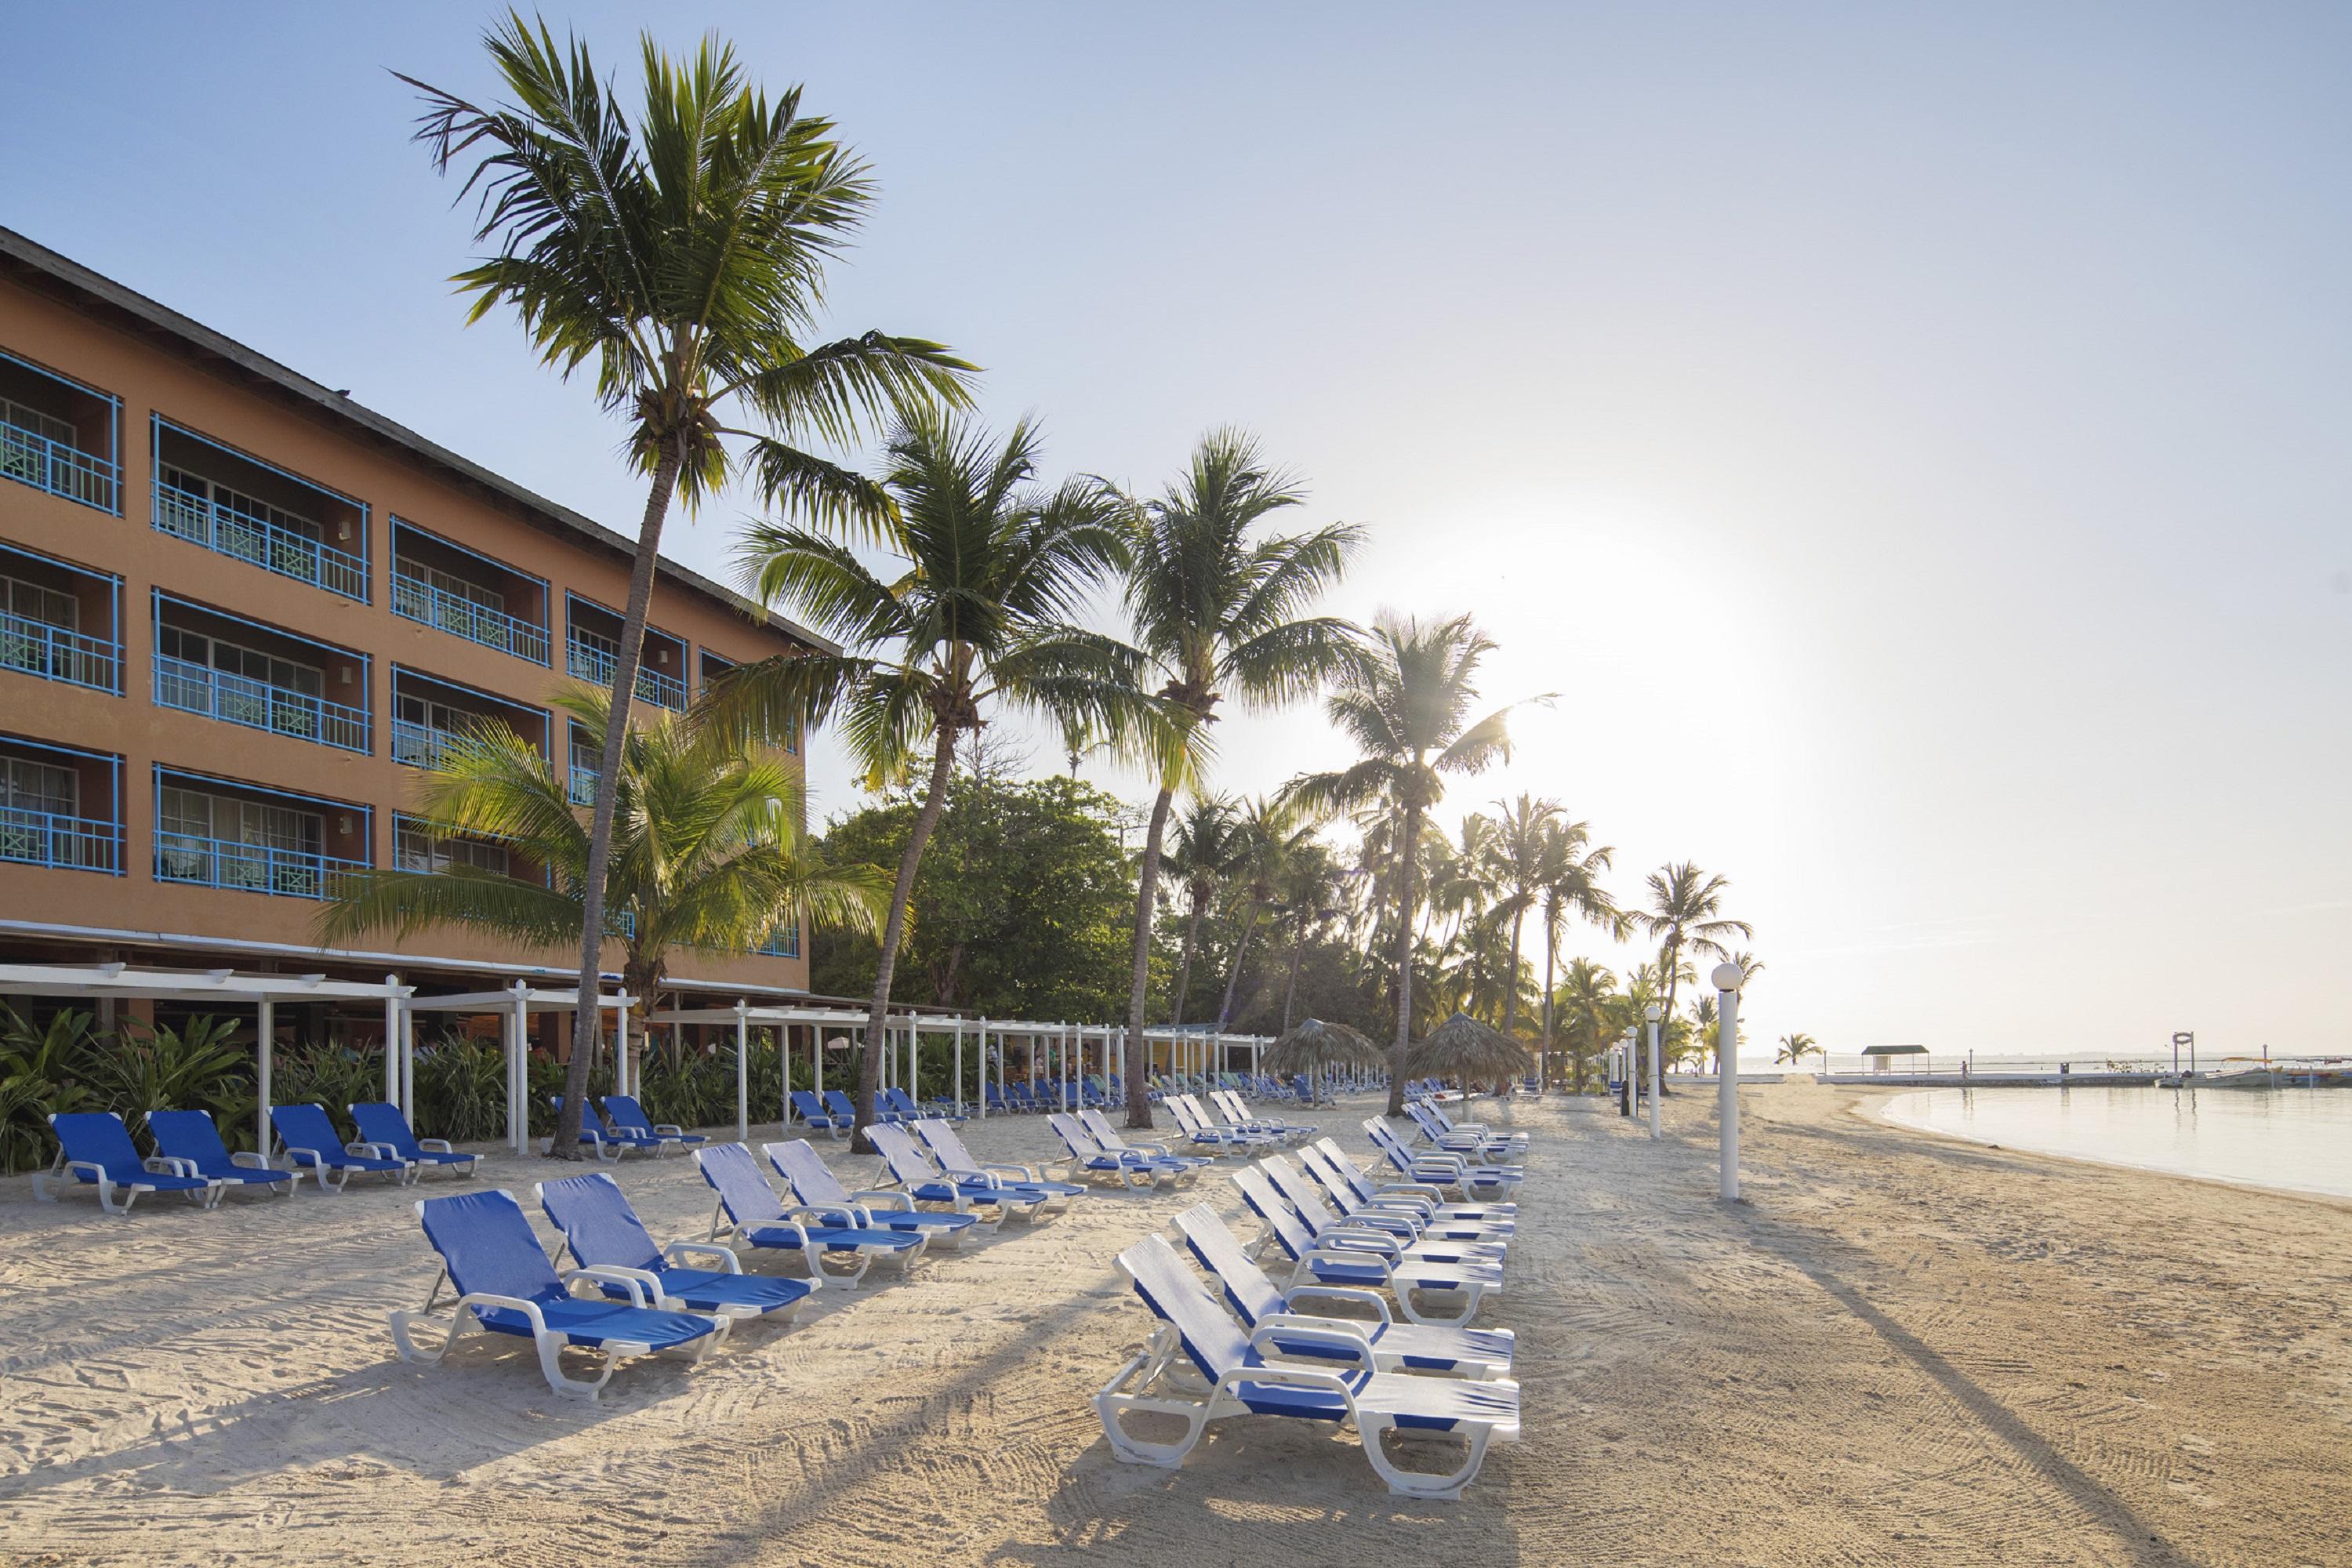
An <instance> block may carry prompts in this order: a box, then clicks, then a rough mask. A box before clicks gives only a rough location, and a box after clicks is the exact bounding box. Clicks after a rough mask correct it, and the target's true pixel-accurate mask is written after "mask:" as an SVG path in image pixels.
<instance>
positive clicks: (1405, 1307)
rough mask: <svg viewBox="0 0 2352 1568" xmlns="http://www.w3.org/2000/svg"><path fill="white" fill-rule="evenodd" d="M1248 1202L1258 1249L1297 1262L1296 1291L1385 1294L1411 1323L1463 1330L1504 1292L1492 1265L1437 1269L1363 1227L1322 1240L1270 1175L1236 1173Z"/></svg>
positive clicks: (1336, 1232)
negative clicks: (1350, 1289) (1449, 1303)
mask: <svg viewBox="0 0 2352 1568" xmlns="http://www.w3.org/2000/svg"><path fill="white" fill-rule="evenodd" d="M1233 1177H1234V1185H1235V1186H1236V1187H1239V1188H1240V1189H1241V1194H1242V1201H1243V1202H1244V1203H1246V1204H1248V1205H1249V1206H1250V1212H1251V1213H1252V1214H1255V1215H1257V1217H1258V1223H1259V1224H1261V1225H1263V1226H1265V1236H1264V1237H1261V1238H1260V1240H1259V1243H1258V1249H1259V1251H1260V1252H1263V1251H1264V1250H1265V1247H1266V1246H1267V1245H1268V1244H1274V1245H1278V1246H1280V1247H1281V1248H1282V1250H1283V1251H1284V1252H1285V1253H1286V1254H1287V1255H1288V1256H1289V1258H1290V1260H1291V1265H1292V1268H1291V1272H1290V1283H1291V1285H1292V1286H1293V1287H1296V1286H1298V1285H1301V1284H1304V1283H1306V1282H1307V1280H1309V1279H1312V1280H1315V1281H1316V1282H1318V1284H1324V1285H1353V1286H1357V1287H1360V1288H1361V1289H1367V1290H1383V1289H1384V1290H1386V1291H1388V1292H1389V1293H1390V1294H1391V1295H1392V1296H1394V1297H1395V1298H1396V1304H1397V1310H1399V1311H1402V1313H1403V1314H1404V1315H1405V1318H1406V1320H1407V1321H1411V1322H1415V1323H1442V1324H1444V1325H1445V1326H1447V1327H1450V1328H1460V1327H1462V1326H1464V1325H1465V1324H1467V1323H1468V1322H1469V1321H1470V1320H1471V1319H1473V1318H1475V1317H1476V1316H1477V1315H1478V1308H1479V1306H1480V1304H1481V1303H1482V1302H1484V1301H1485V1300H1486V1297H1487V1296H1489V1295H1492V1294H1497V1293H1499V1292H1500V1291H1501V1290H1502V1289H1503V1271H1502V1269H1501V1268H1498V1267H1496V1265H1494V1264H1491V1263H1436V1262H1433V1261H1431V1260H1430V1259H1428V1258H1421V1257H1416V1256H1414V1255H1413V1254H1412V1253H1409V1252H1407V1251H1406V1250H1405V1248H1403V1247H1401V1246H1399V1245H1398V1244H1397V1240H1396V1238H1395V1237H1392V1236H1387V1235H1384V1234H1382V1233H1381V1232H1380V1231H1376V1230H1367V1229H1364V1228H1362V1227H1360V1226H1347V1227H1344V1228H1342V1227H1334V1229H1333V1230H1332V1231H1331V1232H1330V1233H1329V1234H1328V1235H1324V1236H1318V1235H1316V1234H1315V1233H1314V1232H1313V1231H1311V1230H1309V1229H1308V1228H1307V1222H1306V1221H1305V1220H1303V1219H1301V1218H1299V1217H1298V1215H1297V1214H1296V1213H1295V1212H1293V1211H1292V1209H1291V1207H1290V1205H1287V1204H1286V1203H1284V1202H1283V1201H1282V1197H1281V1194H1278V1193H1276V1191H1275V1190H1274V1184H1273V1183H1271V1182H1269V1181H1267V1180H1266V1179H1265V1172H1263V1171H1261V1170H1259V1169H1258V1168H1257V1167H1256V1166H1255V1165H1249V1166H1244V1168H1242V1169H1241V1170H1238V1171H1235V1172H1234V1173H1233ZM1433 1296H1440V1297H1445V1298H1448V1299H1450V1300H1454V1301H1455V1302H1458V1303H1459V1305H1458V1306H1456V1308H1455V1309H1454V1310H1453V1311H1451V1312H1445V1311H1441V1310H1438V1309H1437V1307H1436V1305H1435V1303H1433V1302H1432V1301H1431V1300H1429V1298H1430V1297H1433Z"/></svg>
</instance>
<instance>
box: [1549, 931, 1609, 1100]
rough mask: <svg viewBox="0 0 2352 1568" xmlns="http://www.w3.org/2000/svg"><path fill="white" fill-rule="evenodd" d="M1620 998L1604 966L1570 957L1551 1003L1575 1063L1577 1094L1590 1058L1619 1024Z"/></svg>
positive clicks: (1562, 1041) (1603, 1046)
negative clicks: (1555, 1010)
mask: <svg viewBox="0 0 2352 1568" xmlns="http://www.w3.org/2000/svg"><path fill="white" fill-rule="evenodd" d="M1621 1002H1622V998H1621V997H1619V996H1618V994H1617V977H1616V975H1614V974H1612V973H1610V972H1609V970H1608V969H1607V968H1606V967H1604V966H1603V965H1601V964H1599V963H1594V962H1593V961H1592V960H1591V959H1589V958H1576V959H1571V960H1570V962H1569V965H1568V969H1567V972H1566V973H1563V974H1562V975H1561V976H1560V984H1559V991H1558V992H1556V993H1555V994H1554V995H1553V998H1552V1005H1553V1006H1554V1007H1555V1008H1556V1009H1557V1012H1558V1016H1559V1027H1560V1040H1561V1043H1562V1044H1563V1045H1565V1046H1566V1047H1568V1054H1569V1059H1570V1061H1571V1062H1573V1063H1574V1064H1575V1068H1574V1071H1575V1075H1576V1092H1577V1093H1579V1094H1582V1093H1583V1092H1584V1082H1585V1075H1586V1074H1587V1073H1588V1072H1589V1071H1590V1070H1591V1066H1592V1059H1593V1058H1595V1057H1597V1056H1599V1055H1600V1054H1601V1052H1602V1051H1603V1050H1605V1049H1607V1048H1608V1044H1609V1041H1610V1040H1611V1039H1612V1037H1615V1035H1616V1033H1617V1031H1618V1029H1619V1028H1620V1027H1621V1025H1620V1023H1619V1019H1620V1017H1621V1016H1622V1014H1621V1009H1620V1005H1619V1004H1620V1003H1621Z"/></svg>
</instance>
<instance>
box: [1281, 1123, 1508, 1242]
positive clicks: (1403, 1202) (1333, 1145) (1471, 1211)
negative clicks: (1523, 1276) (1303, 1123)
mask: <svg viewBox="0 0 2352 1568" xmlns="http://www.w3.org/2000/svg"><path fill="white" fill-rule="evenodd" d="M1299 1154H1300V1157H1301V1158H1302V1159H1304V1160H1305V1161H1306V1162H1307V1168H1308V1169H1310V1170H1312V1171H1313V1172H1314V1173H1315V1174H1316V1176H1317V1178H1318V1180H1320V1181H1321V1182H1322V1184H1323V1185H1324V1186H1325V1188H1327V1189H1328V1191H1330V1193H1331V1194H1333V1196H1334V1198H1335V1200H1336V1199H1339V1198H1341V1197H1348V1198H1352V1199H1353V1200H1354V1201H1353V1202H1341V1203H1340V1204H1339V1206H1340V1208H1341V1209H1342V1210H1343V1211H1346V1210H1349V1209H1353V1208H1355V1207H1356V1206H1357V1205H1362V1204H1370V1205H1381V1206H1386V1207H1391V1208H1401V1209H1407V1210H1410V1211H1411V1212H1412V1213H1414V1214H1418V1215H1421V1217H1422V1222H1423V1225H1427V1224H1429V1223H1430V1222H1432V1221H1435V1220H1448V1221H1457V1222H1460V1223H1462V1224H1465V1225H1484V1226H1490V1227H1492V1228H1493V1229H1496V1230H1499V1231H1511V1230H1516V1229H1517V1226H1518V1214H1519V1205H1517V1204H1449V1203H1444V1202H1441V1201H1440V1199H1441V1197H1442V1196H1443V1194H1440V1193H1439V1192H1438V1190H1437V1189H1436V1188H1435V1187H1434V1186H1433V1185H1431V1184H1428V1183H1426V1182H1388V1183H1375V1182H1373V1181H1372V1180H1371V1178H1370V1177H1369V1176H1367V1175H1366V1174H1365V1173H1363V1172H1362V1171H1361V1170H1359V1169H1358V1168H1357V1165H1356V1163H1355V1161H1353V1160H1351V1159H1349V1157H1348V1153H1347V1152H1346V1151H1345V1150H1343V1149H1341V1148H1340V1147H1339V1140H1338V1139H1336V1138H1318V1139H1317V1140H1316V1141H1315V1142H1312V1143H1309V1144H1308V1145H1307V1147H1306V1148H1305V1149H1303V1150H1301V1151H1300V1152H1299Z"/></svg>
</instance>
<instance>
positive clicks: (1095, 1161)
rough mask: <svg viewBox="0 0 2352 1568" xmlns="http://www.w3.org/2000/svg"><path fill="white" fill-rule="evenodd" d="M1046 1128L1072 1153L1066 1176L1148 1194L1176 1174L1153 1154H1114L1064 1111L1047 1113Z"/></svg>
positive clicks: (1066, 1162) (1067, 1164) (1066, 1164)
mask: <svg viewBox="0 0 2352 1568" xmlns="http://www.w3.org/2000/svg"><path fill="white" fill-rule="evenodd" d="M1045 1125H1046V1126H1048V1127H1051V1128H1052V1129H1053V1130H1054V1136H1055V1137H1056V1138H1059V1139H1060V1140H1061V1141H1062V1147H1063V1148H1065V1149H1066V1150H1068V1151H1069V1153H1070V1157H1069V1158H1068V1159H1067V1160H1066V1161H1064V1162H1063V1166H1064V1171H1065V1173H1066V1174H1068V1175H1074V1176H1075V1175H1080V1174H1083V1175H1085V1176H1087V1177H1088V1178H1090V1179H1093V1180H1097V1181H1099V1180H1103V1179H1108V1180H1110V1181H1114V1182H1117V1183H1118V1184H1119V1185H1120V1186H1122V1187H1127V1188H1130V1189H1132V1188H1141V1189H1143V1190H1145V1191H1147V1192H1148V1191H1150V1189H1151V1188H1153V1187H1156V1186H1158V1185H1159V1184H1160V1183H1162V1182H1165V1181H1169V1180H1171V1178H1173V1177H1174V1176H1175V1174H1176V1172H1175V1171H1174V1170H1173V1169H1171V1168H1170V1167H1168V1166H1165V1165H1162V1164H1160V1163H1159V1162H1158V1161H1156V1160H1154V1159H1153V1158H1152V1157H1151V1156H1150V1155H1149V1154H1139V1153H1135V1152H1132V1151H1130V1152H1128V1153H1124V1154H1114V1153H1112V1152H1110V1151H1109V1150H1108V1149H1106V1148H1104V1147H1103V1146H1102V1145H1101V1144H1099V1143H1097V1142H1095V1139H1094V1134H1093V1133H1091V1132H1088V1131H1087V1130H1086V1128H1085V1127H1084V1126H1083V1125H1082V1124H1081V1123H1080V1122H1079V1121H1078V1119H1077V1118H1076V1117H1075V1116H1071V1115H1068V1114H1066V1113H1065V1112H1063V1111H1059V1110H1052V1111H1048V1112H1046V1114H1045Z"/></svg>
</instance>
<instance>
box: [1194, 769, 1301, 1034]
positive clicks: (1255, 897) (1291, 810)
mask: <svg viewBox="0 0 2352 1568" xmlns="http://www.w3.org/2000/svg"><path fill="white" fill-rule="evenodd" d="M1303 815H1304V814H1303V812H1302V810H1301V808H1300V807H1299V806H1298V805H1297V804H1296V803H1294V802H1290V801H1285V800H1268V799H1267V798H1266V797H1265V796H1264V795H1260V796H1258V797H1257V798H1256V799H1255V800H1253V801H1251V802H1250V803H1249V804H1248V805H1245V806H1244V807H1243V808H1242V811H1241V814H1240V816H1239V817H1238V818H1237V819H1236V820H1235V823H1234V862H1233V865H1232V867H1231V868H1230V870H1229V873H1228V874H1229V876H1231V877H1232V878H1233V879H1234V902H1235V903H1236V904H1237V905H1238V906H1239V907H1240V909H1241V910H1242V918H1241V936H1240V938H1239V939H1238V940H1237V941H1235V942H1234V962H1233V966H1232V967H1231V968H1230V969H1228V970H1227V971H1226V972H1225V995H1224V1000H1223V1002H1221V1003H1220V1004H1219V1005H1218V1006H1217V1027H1218V1028H1220V1029H1223V1027H1224V1026H1226V1025H1227V1024H1229V1023H1231V1022H1232V1021H1233V1016H1234V990H1235V989H1236V988H1237V987H1238V986H1239V985H1240V984H1241V978H1242V961H1243V960H1244V958H1246V957H1247V956H1248V955H1249V944H1250V938H1251V936H1252V935H1253V934H1255V931H1257V918H1258V916H1259V915H1261V914H1263V913H1264V912H1265V910H1266V907H1267V906H1268V905H1269V904H1271V903H1273V901H1274V898H1275V895H1276V892H1277V891H1279V890H1280V889H1281V887H1282V883H1283V880H1284V879H1285V878H1286V877H1287V876H1288V875H1289V870H1290V863H1291V861H1292V860H1293V859H1294V858H1296V857H1297V856H1298V855H1299V854H1301V853H1303V852H1304V851H1305V849H1306V848H1307V846H1308V845H1309V844H1311V843H1313V841H1314V838H1315V830H1316V828H1317V827H1318V826H1319V824H1318V822H1317V821H1316V820H1315V819H1314V818H1312V817H1308V818H1307V820H1305V821H1303V822H1302V821H1301V820H1300V818H1301V816H1303Z"/></svg>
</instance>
